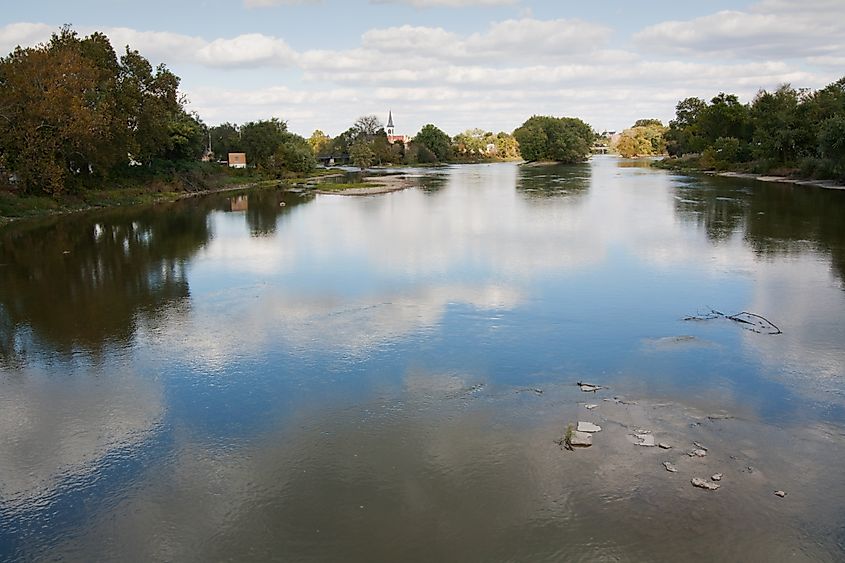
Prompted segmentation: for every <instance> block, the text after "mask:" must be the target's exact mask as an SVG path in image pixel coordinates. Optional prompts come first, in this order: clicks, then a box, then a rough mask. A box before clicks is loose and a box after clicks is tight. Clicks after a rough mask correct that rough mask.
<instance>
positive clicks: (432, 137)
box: [414, 124, 452, 162]
mask: <svg viewBox="0 0 845 563" xmlns="http://www.w3.org/2000/svg"><path fill="white" fill-rule="evenodd" d="M414 142H415V143H416V144H417V145H419V146H422V147H425V148H426V149H428V151H429V152H430V153H431V154H432V155H434V161H435V162H445V161H447V160H449V158H450V157H451V155H452V139H451V138H450V137H449V135H447V134H446V133H444V132H443V131H441V130H440V129H438V128H437V127H435V126H434V125H432V124H428V125H426V126H424V127H423V128H422V129H421V130H420V132H419V133H417V135H416V137H414ZM425 156H426V157H428V155H427V154H426V155H425ZM421 162H425V161H422V160H421Z"/></svg>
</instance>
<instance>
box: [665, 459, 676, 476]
mask: <svg viewBox="0 0 845 563" xmlns="http://www.w3.org/2000/svg"><path fill="white" fill-rule="evenodd" d="M663 467H665V468H666V471H669V472H670V473H677V472H678V468H677V467H675V466H674V465H673V464H672V463H671V462H668V461H664V462H663Z"/></svg>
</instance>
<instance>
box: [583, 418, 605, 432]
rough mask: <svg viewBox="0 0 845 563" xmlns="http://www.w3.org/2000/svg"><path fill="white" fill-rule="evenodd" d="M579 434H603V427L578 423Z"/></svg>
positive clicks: (589, 423)
mask: <svg viewBox="0 0 845 563" xmlns="http://www.w3.org/2000/svg"><path fill="white" fill-rule="evenodd" d="M578 432H601V426H599V425H597V424H593V423H592V422H581V421H580V420H579V421H578Z"/></svg>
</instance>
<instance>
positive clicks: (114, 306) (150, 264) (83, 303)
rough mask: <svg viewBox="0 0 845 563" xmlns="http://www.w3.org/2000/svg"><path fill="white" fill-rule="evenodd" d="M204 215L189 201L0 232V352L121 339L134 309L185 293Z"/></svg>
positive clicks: (205, 234) (202, 206)
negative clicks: (189, 263)
mask: <svg viewBox="0 0 845 563" xmlns="http://www.w3.org/2000/svg"><path fill="white" fill-rule="evenodd" d="M209 211H210V207H209V205H208V203H206V202H204V201H202V200H193V201H185V202H179V203H174V204H167V205H161V206H157V207H154V208H148V209H146V210H140V211H139V210H137V209H136V210H111V211H108V212H104V213H98V214H96V215H95V216H76V217H69V218H59V219H55V220H52V221H50V222H49V223H48V224H46V225H44V224H42V225H39V226H36V225H32V224H29V225H27V224H21V225H15V226H13V227H12V228H8V229H6V230H4V231H2V232H0V264H3V266H2V267H0V330H2V338H0V354H2V357H4V358H5V359H7V360H9V359H12V358H13V357H15V356H17V355H20V354H25V353H26V352H27V348H28V347H29V346H33V345H41V344H43V345H44V347H45V348H47V349H51V350H55V351H57V352H59V353H60V354H66V353H70V352H72V351H73V350H74V349H76V348H82V349H85V350H88V351H91V352H93V353H97V352H99V351H101V349H102V347H103V346H104V345H105V344H106V343H107V342H117V343H121V342H126V341H128V340H129V339H130V338H131V337H132V334H133V332H134V330H135V324H136V322H137V320H138V316H139V315H140V316H146V317H153V316H155V315H156V314H158V312H159V311H160V310H161V309H162V308H163V307H165V306H166V305H167V304H168V303H171V302H173V301H176V300H180V299H183V298H185V297H187V296H188V295H189V289H188V281H187V279H186V276H185V263H186V260H187V259H189V258H190V257H191V256H193V255H194V254H195V253H196V252H197V250H199V249H200V248H202V246H203V245H205V244H206V243H207V242H208V240H209V239H210V236H211V232H210V228H209V221H208V214H209ZM27 334H31V339H30V338H27Z"/></svg>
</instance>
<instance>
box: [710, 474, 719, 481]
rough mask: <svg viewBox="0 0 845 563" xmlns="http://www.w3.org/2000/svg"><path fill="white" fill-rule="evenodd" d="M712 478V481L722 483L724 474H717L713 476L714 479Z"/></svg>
mask: <svg viewBox="0 0 845 563" xmlns="http://www.w3.org/2000/svg"><path fill="white" fill-rule="evenodd" d="M710 478H711V479H712V480H714V481H721V480H722V474H721V473H716V474H715V475H713V476H712V477H710Z"/></svg>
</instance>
